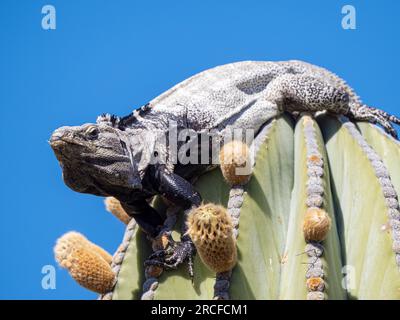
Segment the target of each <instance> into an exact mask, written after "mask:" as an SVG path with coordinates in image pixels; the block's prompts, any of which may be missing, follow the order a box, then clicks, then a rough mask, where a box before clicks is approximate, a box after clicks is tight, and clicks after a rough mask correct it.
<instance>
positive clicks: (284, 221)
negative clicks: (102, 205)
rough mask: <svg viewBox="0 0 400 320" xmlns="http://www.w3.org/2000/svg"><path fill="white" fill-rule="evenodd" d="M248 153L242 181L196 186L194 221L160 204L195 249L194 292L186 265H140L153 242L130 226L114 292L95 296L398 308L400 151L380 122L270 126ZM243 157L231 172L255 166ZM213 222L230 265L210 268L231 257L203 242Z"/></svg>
mask: <svg viewBox="0 0 400 320" xmlns="http://www.w3.org/2000/svg"><path fill="white" fill-rule="evenodd" d="M253 146H254V149H255V152H256V158H255V161H254V163H252V164H253V165H254V168H253V173H252V175H251V177H246V179H249V178H250V180H249V181H248V183H247V184H243V181H244V180H241V181H238V180H236V179H235V175H233V174H231V173H232V172H234V171H233V167H232V166H225V167H223V168H222V172H223V174H222V173H221V170H214V171H212V172H209V173H207V174H205V175H204V176H202V177H200V179H199V180H198V181H197V182H196V187H197V189H198V190H199V191H200V193H201V194H202V196H203V200H204V203H205V205H204V206H202V207H200V209H197V211H195V212H192V213H188V212H186V214H182V213H179V214H178V215H175V213H176V212H175V211H176V209H175V211H174V209H173V208H172V209H171V208H169V209H167V205H166V204H164V202H163V200H162V199H161V198H156V199H154V201H153V206H155V207H156V208H157V209H158V210H160V211H165V212H166V213H167V220H166V223H165V228H167V229H168V228H169V229H171V228H173V232H172V236H173V238H174V239H176V240H179V236H180V231H179V230H180V227H181V224H182V221H183V219H184V218H183V217H185V219H186V218H187V217H188V218H189V219H188V222H189V231H188V234H189V235H190V236H191V237H192V239H193V240H194V243H195V245H196V246H197V248H198V254H197V255H196V257H195V263H194V272H195V278H194V281H193V284H192V282H191V279H190V278H189V276H188V274H187V270H186V268H184V267H180V268H179V269H178V270H174V271H168V272H161V270H150V269H149V268H145V267H144V261H145V259H146V258H147V257H148V256H149V255H150V254H151V252H152V245H151V243H150V241H149V240H148V239H147V238H146V236H145V235H144V234H143V232H142V231H141V230H139V229H138V227H137V225H136V224H135V222H134V220H133V219H132V220H131V221H130V222H129V224H128V226H127V231H126V234H125V238H124V240H123V244H122V246H121V247H120V249H119V250H118V251H117V253H116V254H115V255H114V257H113V261H112V263H111V267H112V268H113V270H114V271H115V274H116V284H115V286H114V287H113V288H112V290H110V292H108V293H107V294H105V295H103V296H101V297H100V298H103V299H213V298H214V299H228V298H231V299H304V300H306V299H307V300H323V299H399V298H400V271H399V266H400V212H399V204H398V201H397V194H398V192H399V191H400V166H399V163H400V144H399V143H398V142H397V141H395V140H393V139H392V138H391V137H389V136H388V135H387V134H385V133H383V131H382V130H380V129H379V128H378V127H375V126H373V125H370V124H367V123H355V124H353V123H351V122H348V121H346V119H344V118H338V117H336V116H331V115H325V114H321V115H319V116H318V117H316V118H314V117H312V116H310V115H301V116H300V117H299V119H297V121H296V122H294V121H293V120H292V118H291V117H289V116H287V115H284V116H282V117H280V118H278V119H276V120H273V121H271V122H270V123H269V124H267V125H266V126H265V127H264V128H263V130H262V131H261V132H260V133H259V134H258V136H257V138H256V139H255V141H254V143H253ZM228 148H230V149H231V148H232V145H231V146H228ZM223 150H224V149H223ZM227 150H228V151H229V149H225V152H226V154H228V153H227ZM243 150H244V151H243V155H242V158H240V156H239V157H238V155H234V156H231V159H233V163H234V164H235V163H236V164H237V165H240V163H242V162H243V161H241V160H240V159H248V158H247V156H248V152H249V150H248V149H246V148H244V149H243ZM228 157H229V156H228ZM220 158H221V159H225V158H226V156H225V157H224V156H223V155H222V156H220ZM238 159H239V160H240V161H239V160H238ZM246 161H247V160H246ZM224 176H225V177H226V179H227V180H228V182H227V181H226V180H225V179H224ZM232 177H233V180H232ZM246 179H245V180H246ZM210 186H212V187H210ZM211 203H212V204H215V205H216V206H214V205H210V204H211ZM220 206H223V207H225V208H227V210H224V209H223V208H221V207H220ZM216 216H218V217H226V219H225V218H223V219H222V220H221V219H219V221H220V222H221V223H222V222H226V226H225V225H224V228H225V227H226V228H225V229H224V228H223V229H224V230H225V231H226V230H228V231H227V234H228V235H225V236H226V237H225V238H224V237H222V238H221V239H217V240H218V241H217V242H218V243H219V241H222V242H223V241H227V242H226V243H225V247H224V248H228V247H229V250H230V251H229V250H228V251H229V252H230V253H229V254H228V255H225V257H228V256H229V258H230V259H231V262H232V263H231V264H229V263H228V260H229V258H220V259H222V260H223V259H225V260H224V261H215V260H213V258H215V257H224V255H223V254H221V252H222V251H221V250H220V249H218V248H219V247H220V246H215V247H214V246H212V245H210V244H209V243H208V242H207V243H205V242H204V241H202V240H201V239H204V238H201V235H200V236H199V237H198V235H199V234H201V232H202V231H204V230H206V229H207V224H206V223H205V219H206V218H207V217H208V218H209V221H210V223H211V224H212V223H214V221H217V220H213V219H215V217H216ZM175 219H177V223H176V225H175V226H174V222H175ZM200 222H201V223H200ZM173 226H174V227H173ZM219 228H222V227H221V226H219ZM236 238H237V239H236ZM235 239H236V240H235ZM222 242H221V243H222ZM206 244H207V245H208V246H207V245H206ZM162 245H163V241H162V239H159V241H158V244H157V245H156V244H154V245H153V247H154V248H153V249H156V247H157V246H158V247H159V246H162ZM235 247H236V248H237V251H236V250H234V249H232V248H235ZM210 248H211V249H210ZM212 250H214V251H215V255H214V256H211V258H210V254H211V255H212ZM218 250H219V251H218ZM218 254H219V255H218ZM235 262H236V265H235V266H234V267H233V269H232V270H225V269H229V268H231V267H232V266H233V265H234V263H235ZM224 263H225V265H228V267H224V268H218V267H216V265H218V266H219V265H220V264H224ZM210 268H211V269H210ZM222 271H223V272H222ZM215 272H219V273H215Z"/></svg>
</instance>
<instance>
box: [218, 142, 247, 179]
mask: <svg viewBox="0 0 400 320" xmlns="http://www.w3.org/2000/svg"><path fill="white" fill-rule="evenodd" d="M219 162H220V165H221V171H222V175H223V176H224V178H225V180H226V181H227V182H228V183H229V184H230V185H243V184H246V183H247V182H248V181H249V180H250V177H251V159H250V151H249V147H248V146H247V144H245V143H243V142H241V141H238V140H233V141H230V142H228V143H226V144H225V145H224V146H223V147H222V149H221V151H220V153H219Z"/></svg>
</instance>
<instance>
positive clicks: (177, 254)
mask: <svg viewBox="0 0 400 320" xmlns="http://www.w3.org/2000/svg"><path fill="white" fill-rule="evenodd" d="M195 253H196V249H195V247H194V245H193V243H192V241H191V240H190V239H185V240H183V241H181V242H175V241H174V240H173V239H172V238H171V239H170V240H169V245H168V247H167V248H165V249H161V250H158V251H156V252H154V253H153V254H152V255H151V256H150V257H149V258H148V259H147V260H146V261H145V263H144V264H145V266H150V265H153V266H158V267H161V268H163V269H165V270H174V269H177V268H178V267H179V265H181V264H182V263H184V262H185V261H188V271H189V276H190V278H191V279H192V282H193V276H194V273H193V256H194V254H195Z"/></svg>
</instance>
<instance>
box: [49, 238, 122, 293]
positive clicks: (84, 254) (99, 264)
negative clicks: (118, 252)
mask: <svg viewBox="0 0 400 320" xmlns="http://www.w3.org/2000/svg"><path fill="white" fill-rule="evenodd" d="M54 254H55V258H56V261H57V262H58V263H59V265H60V266H61V267H63V268H66V269H67V270H68V272H69V273H70V275H71V276H72V278H74V279H75V281H76V282H78V283H79V284H80V285H81V286H83V287H85V288H87V289H89V290H91V291H94V292H97V293H106V292H109V291H111V290H112V288H113V286H114V281H115V274H114V273H113V271H112V270H111V266H110V264H109V262H108V261H107V260H111V259H110V258H109V257H111V256H110V255H109V254H108V253H107V252H106V251H105V250H103V249H101V248H100V247H98V246H96V245H95V244H93V243H91V242H90V241H89V240H87V239H86V238H85V237H84V236H83V235H81V234H79V233H77V232H68V233H66V234H64V235H63V236H62V237H60V238H59V239H58V240H57V243H56V246H55V247H54ZM104 257H106V258H107V260H106V259H104Z"/></svg>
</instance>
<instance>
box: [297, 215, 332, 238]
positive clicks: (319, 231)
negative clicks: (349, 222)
mask: <svg viewBox="0 0 400 320" xmlns="http://www.w3.org/2000/svg"><path fill="white" fill-rule="evenodd" d="M330 227H331V218H329V216H328V214H327V213H326V212H325V210H322V209H319V208H309V209H307V212H306V214H305V217H304V222H303V233H304V238H305V240H306V241H307V242H311V241H315V242H320V241H322V240H324V239H325V237H326V235H327V233H328V231H329V229H330Z"/></svg>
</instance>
